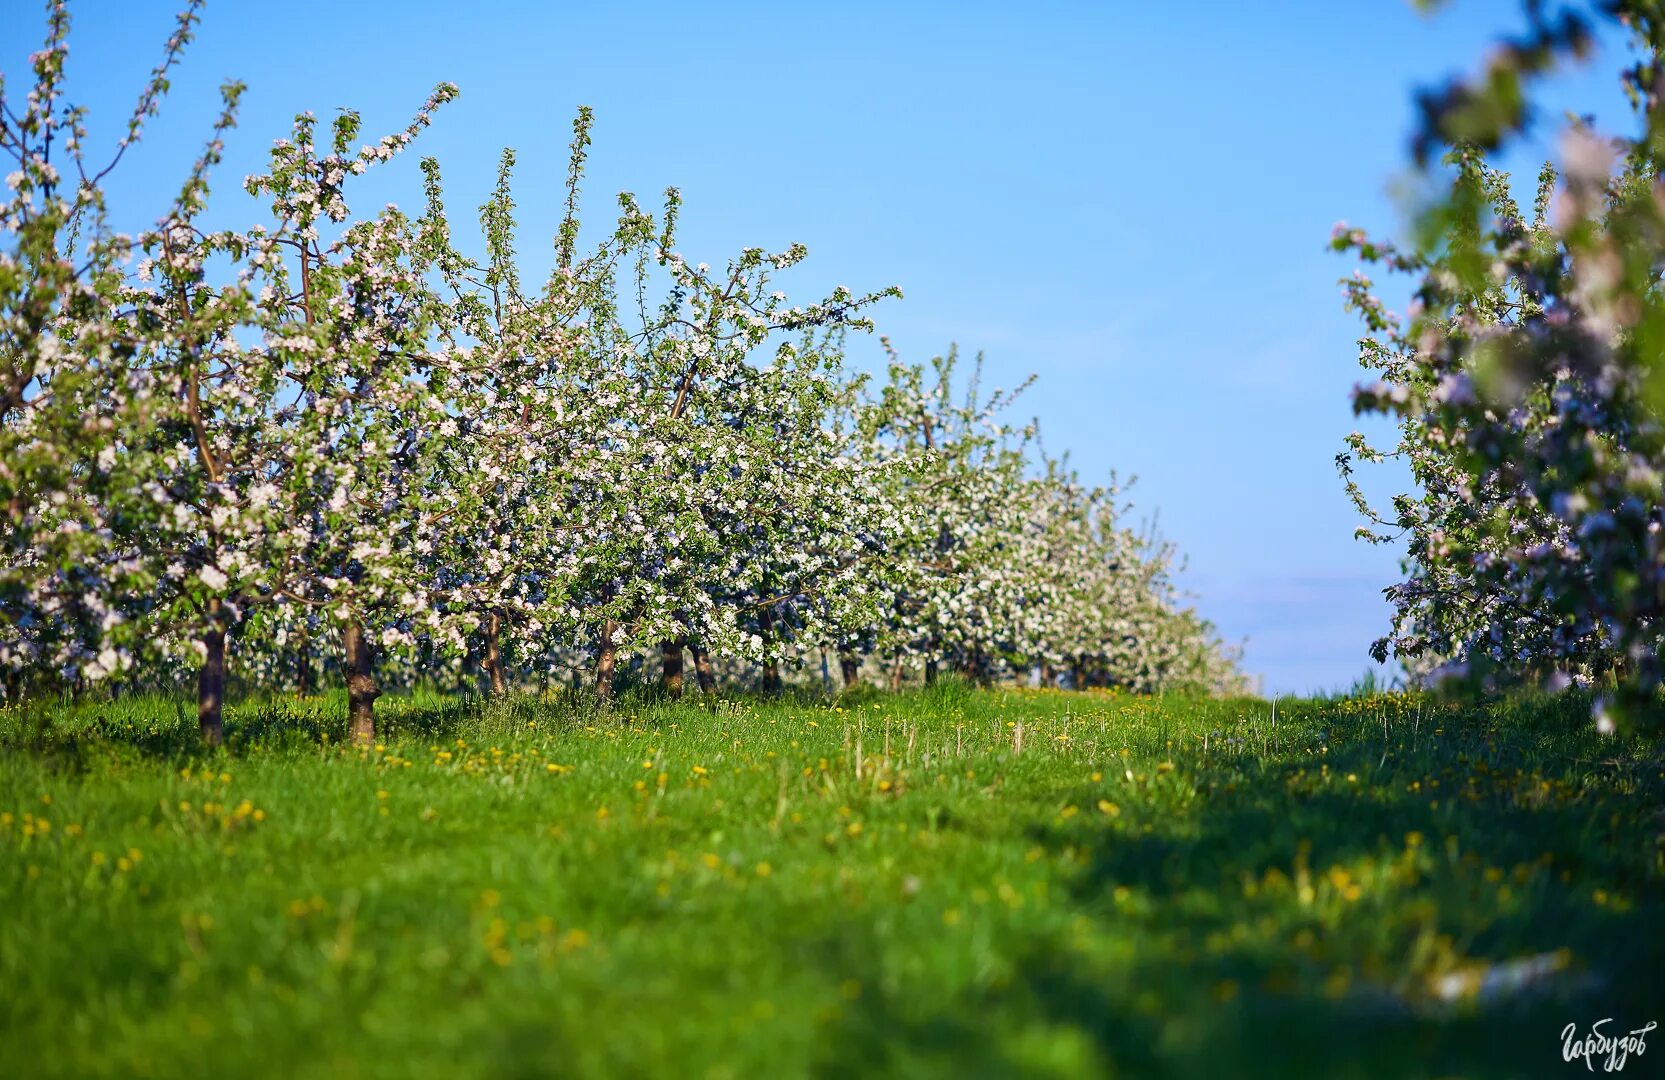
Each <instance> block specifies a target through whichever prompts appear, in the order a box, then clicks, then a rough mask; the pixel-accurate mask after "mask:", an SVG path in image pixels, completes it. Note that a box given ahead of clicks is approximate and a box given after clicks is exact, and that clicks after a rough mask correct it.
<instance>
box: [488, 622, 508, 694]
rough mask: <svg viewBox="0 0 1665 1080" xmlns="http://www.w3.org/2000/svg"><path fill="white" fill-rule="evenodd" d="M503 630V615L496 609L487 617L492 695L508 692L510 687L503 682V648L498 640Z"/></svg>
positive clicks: (489, 683) (490, 691) (489, 676)
mask: <svg viewBox="0 0 1665 1080" xmlns="http://www.w3.org/2000/svg"><path fill="white" fill-rule="evenodd" d="M502 630H503V617H502V616H501V615H499V614H498V613H497V612H495V611H494V612H492V613H491V615H490V616H488V617H487V618H486V659H485V671H486V680H487V683H486V685H487V687H488V691H489V693H490V694H491V696H492V697H502V696H503V695H504V694H506V693H508V687H507V686H505V685H504V683H503V648H502V645H501V644H499V641H498V637H499V635H500V634H501V633H502Z"/></svg>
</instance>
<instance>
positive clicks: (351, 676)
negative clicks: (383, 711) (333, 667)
mask: <svg viewBox="0 0 1665 1080" xmlns="http://www.w3.org/2000/svg"><path fill="white" fill-rule="evenodd" d="M341 648H342V652H344V653H345V654H346V660H347V727H348V735H349V737H351V739H352V740H353V745H355V746H369V745H370V744H372V743H374V742H375V741H376V699H377V698H379V697H381V695H382V691H381V687H379V686H377V685H376V667H375V663H374V662H373V661H372V660H371V658H370V641H369V639H367V638H366V637H365V636H364V624H363V623H361V622H359V621H358V620H356V619H355V620H353V621H352V622H349V623H348V624H347V625H346V627H345V628H344V629H343V630H342V631H341Z"/></svg>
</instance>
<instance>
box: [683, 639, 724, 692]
mask: <svg viewBox="0 0 1665 1080" xmlns="http://www.w3.org/2000/svg"><path fill="white" fill-rule="evenodd" d="M688 651H689V652H691V653H693V654H694V674H695V675H696V676H698V677H699V681H700V693H702V694H704V695H706V696H707V697H710V696H711V695H712V694H715V693H716V692H717V676H716V674H715V673H714V672H713V671H712V670H711V654H710V653H708V652H706V651H705V650H704V649H703V648H701V647H700V646H698V645H695V644H694V643H692V642H689V644H688Z"/></svg>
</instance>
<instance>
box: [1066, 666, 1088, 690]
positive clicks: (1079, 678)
mask: <svg viewBox="0 0 1665 1080" xmlns="http://www.w3.org/2000/svg"><path fill="white" fill-rule="evenodd" d="M1070 689H1071V690H1085V689H1087V684H1086V682H1085V673H1084V672H1083V670H1082V668H1081V664H1080V663H1079V662H1077V663H1074V664H1071V665H1070Z"/></svg>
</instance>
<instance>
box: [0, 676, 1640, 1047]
mask: <svg viewBox="0 0 1665 1080" xmlns="http://www.w3.org/2000/svg"><path fill="white" fill-rule="evenodd" d="M345 712H346V708H345V702H344V700H343V699H341V698H337V697H318V698H312V699H305V700H274V701H271V702H264V703H263V702H250V703H245V704H242V705H238V706H234V707H232V708H230V709H229V710H228V713H227V735H228V745H227V746H226V747H225V748H224V749H222V750H219V751H216V752H212V753H209V752H205V751H203V750H201V749H199V748H198V747H197V746H196V745H195V716H194V712H192V710H191V709H190V708H189V706H188V704H187V703H186V702H184V701H179V702H175V701H171V700H160V699H150V700H133V701H117V702H114V703H106V704H91V703H89V704H81V705H76V706H69V705H65V706H61V707H55V708H52V709H47V710H43V709H40V708H38V707H37V708H34V709H30V710H20V709H13V710H12V711H10V712H6V713H3V714H0V744H3V751H0V987H3V988H4V989H3V991H0V1062H3V1063H5V1064H4V1072H5V1073H6V1074H7V1075H11V1076H20V1077H22V1076H28V1077H37V1076H38V1077H54V1076H122V1077H126V1076H156V1077H168V1076H200V1075H209V1074H214V1075H224V1076H281V1077H354V1076H365V1077H376V1076H522V1075H549V1074H563V1075H565V1074H570V1075H592V1076H599V1075H650V1074H651V1075H656V1076H713V1077H722V1076H733V1077H740V1076H805V1075H868V1074H874V1073H883V1074H899V1075H956V1076H961V1075H970V1076H975V1075H988V1076H1012V1075H1020V1076H1083V1075H1086V1076H1092V1075H1126V1076H1162V1075H1174V1076H1191V1075H1211V1076H1234V1075H1249V1076H1290V1075H1312V1076H1326V1077H1348V1076H1394V1077H1412V1076H1454V1075H1473V1076H1521V1075H1539V1074H1542V1075H1549V1074H1560V1073H1564V1072H1565V1071H1566V1070H1568V1069H1579V1068H1580V1066H1581V1065H1582V1062H1578V1063H1574V1064H1571V1065H1569V1064H1565V1063H1564V1062H1563V1061H1562V1058H1561V1045H1562V1044H1561V1038H1560V1032H1561V1030H1562V1028H1563V1027H1564V1026H1565V1025H1566V1024H1568V1023H1572V1022H1576V1023H1577V1024H1578V1025H1579V1027H1580V1030H1581V1031H1582V1030H1586V1029H1587V1028H1588V1025H1589V1024H1590V1023H1591V1022H1593V1021H1596V1020H1600V1019H1601V1018H1603V1017H1614V1018H1615V1020H1614V1023H1613V1025H1612V1027H1614V1028H1619V1027H1621V1026H1625V1027H1634V1026H1640V1024H1641V1023H1643V1022H1645V1021H1647V1020H1650V1019H1658V1018H1660V1013H1661V1012H1662V1011H1665V994H1662V992H1661V991H1662V990H1665V940H1662V937H1661V934H1660V932H1659V930H1660V927H1661V926H1665V847H1662V839H1661V834H1662V821H1661V806H1662V805H1665V802H1662V799H1661V796H1662V795H1665V763H1662V761H1661V758H1660V756H1659V754H1658V751H1657V747H1656V745H1655V744H1649V743H1636V742H1625V741H1614V740H1612V739H1602V738H1601V737H1599V736H1597V735H1595V734H1594V733H1592V732H1590V730H1589V721H1588V712H1587V709H1586V708H1585V707H1583V706H1582V705H1581V704H1580V703H1578V702H1576V701H1573V702H1559V703H1557V702H1516V703H1504V704H1497V705H1492V706H1487V707H1482V708H1470V709H1459V708H1456V707H1452V706H1445V705H1440V704H1438V703H1435V702H1432V701H1429V700H1427V699H1423V698H1419V697H1414V696H1406V695H1372V696H1366V697H1356V698H1346V699H1334V700H1311V701H1300V702H1288V701H1284V702H1279V703H1278V704H1277V705H1276V711H1275V715H1274V711H1273V706H1272V705H1270V704H1268V703H1266V702H1262V701H1250V700H1242V701H1203V700H1189V699H1179V698H1169V699H1151V698H1132V697H1125V696H1115V695H1110V694H1104V693H1096V692H1089V693H1084V694H1075V693H1066V692H1058V691H1019V690H986V691H978V690H970V689H967V688H964V687H961V686H959V685H957V684H954V683H947V684H944V685H942V686H939V687H937V688H933V689H932V690H929V691H925V692H916V693H912V694H903V695H897V696H878V695H872V696H863V695H859V694H858V695H850V696H846V697H844V698H840V699H828V700H821V699H810V698H787V699H778V700H769V699H734V700H727V699H725V700H719V701H717V702H715V703H714V704H712V705H709V706H708V705H706V704H705V703H703V702H700V701H698V700H688V701H685V702H681V703H672V702H668V701H655V700H653V699H650V698H642V699H626V700H625V701H624V702H622V703H621V705H620V706H619V707H617V708H616V709H615V710H614V712H613V713H612V714H611V715H603V714H597V713H594V712H592V711H588V710H587V708H586V707H584V706H582V705H581V704H579V703H576V702H573V701H570V700H565V699H560V700H556V699H551V700H539V699H535V698H517V699H512V700H510V701H509V702H507V703H503V704H486V703H483V702H481V701H479V700H474V699H459V698H446V697H439V696H424V695H416V696H414V697H406V698H397V697H389V698H385V699H383V701H382V702H381V703H380V704H379V705H378V714H379V722H380V724H381V729H382V731H383V734H384V737H383V739H382V741H381V742H380V743H378V744H377V745H376V747H375V748H374V750H371V751H361V750H356V749H352V748H349V747H347V746H344V745H343V744H342V740H341V735H342V723H343V721H344V718H345ZM1631 1021H1634V1023H1630V1022H1631ZM1650 1050H1652V1051H1653V1052H1652V1053H1650V1054H1648V1055H1647V1056H1646V1057H1644V1058H1641V1059H1633V1061H1632V1063H1631V1071H1632V1072H1634V1073H1638V1074H1641V1075H1648V1074H1649V1071H1650V1070H1651V1069H1653V1068H1654V1067H1655V1066H1656V1064H1657V1063H1656V1061H1655V1060H1654V1056H1655V1055H1656V1054H1662V1053H1665V1050H1659V1049H1654V1048H1653V1047H1652V1046H1650ZM1597 1068H1598V1069H1599V1068H1600V1063H1599V1061H1598V1062H1597Z"/></svg>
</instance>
